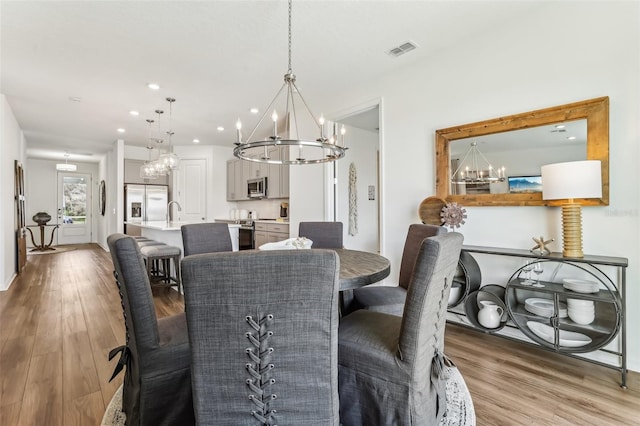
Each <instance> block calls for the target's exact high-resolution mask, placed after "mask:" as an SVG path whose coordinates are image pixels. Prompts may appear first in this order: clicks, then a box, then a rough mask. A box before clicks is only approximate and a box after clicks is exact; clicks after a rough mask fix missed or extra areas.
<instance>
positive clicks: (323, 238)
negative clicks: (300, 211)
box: [298, 222, 344, 249]
mask: <svg viewBox="0 0 640 426" xmlns="http://www.w3.org/2000/svg"><path fill="white" fill-rule="evenodd" d="M298 236H299V237H306V238H308V239H310V240H311V241H313V245H312V246H311V248H314V249H323V248H343V247H344V245H343V243H342V222H300V225H299V226H298Z"/></svg>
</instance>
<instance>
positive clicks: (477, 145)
mask: <svg viewBox="0 0 640 426" xmlns="http://www.w3.org/2000/svg"><path fill="white" fill-rule="evenodd" d="M582 160H598V161H600V163H601V171H602V176H601V177H602V197H600V198H581V199H577V201H576V202H578V203H579V204H581V205H583V206H585V205H592V206H594V205H608V204H609V98H608V97H606V96H605V97H601V98H595V99H589V100H586V101H580V102H574V103H571V104H565V105H559V106H554V107H550V108H545V109H539V110H535V111H529V112H524V113H520V114H514V115H509V116H504V117H499V118H494V119H490V120H485V121H479V122H475V123H469V124H461V125H458V126H453V127H448V128H446V129H439V130H436V195H437V196H438V197H439V198H442V199H445V200H446V201H447V202H456V203H460V204H462V205H466V206H543V205H560V204H561V202H560V201H557V200H556V201H553V200H551V201H550V200H543V199H542V193H541V192H540V191H541V183H542V180H541V178H540V173H541V172H540V167H541V166H542V165H544V164H553V163H559V162H566V161H582Z"/></svg>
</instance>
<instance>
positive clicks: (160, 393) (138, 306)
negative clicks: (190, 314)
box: [107, 234, 195, 425]
mask: <svg viewBox="0 0 640 426" xmlns="http://www.w3.org/2000/svg"><path fill="white" fill-rule="evenodd" d="M107 243H108V245H109V250H110V252H111V258H112V260H113V266H114V268H115V272H114V275H115V276H116V280H117V283H118V288H119V290H120V297H121V299H122V307H123V310H124V322H125V327H126V343H125V345H123V346H121V347H119V348H116V349H114V350H113V351H111V353H110V354H109V357H110V359H111V357H113V356H115V355H117V353H118V352H121V355H120V360H119V361H118V366H117V367H116V371H115V372H114V376H115V375H116V374H117V373H118V372H119V370H120V369H122V368H123V367H125V368H126V370H125V377H124V384H123V389H122V411H124V412H125V414H126V417H127V425H178V424H179V425H193V424H195V418H194V415H193V399H192V396H191V395H192V394H191V369H190V357H189V339H188V333H187V321H186V316H185V314H184V313H180V314H177V315H174V316H170V317H166V318H160V319H157V317H156V312H155V307H154V304H153V295H152V294H151V286H150V284H149V277H148V275H147V269H146V267H145V265H144V261H143V259H142V255H141V253H140V249H139V248H138V244H137V243H136V241H135V239H134V238H132V237H130V236H127V235H123V234H113V235H110V236H109V237H108V238H107Z"/></svg>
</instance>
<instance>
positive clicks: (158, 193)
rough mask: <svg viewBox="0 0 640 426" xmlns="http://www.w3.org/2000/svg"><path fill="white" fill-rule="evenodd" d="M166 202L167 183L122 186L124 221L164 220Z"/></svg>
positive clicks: (165, 216) (167, 200)
mask: <svg viewBox="0 0 640 426" xmlns="http://www.w3.org/2000/svg"><path fill="white" fill-rule="evenodd" d="M168 202H169V187H168V186H167V185H138V184H132V183H128V184H126V185H125V186H124V205H125V221H126V222H142V221H154V220H166V218H167V203H168ZM125 232H126V226H125Z"/></svg>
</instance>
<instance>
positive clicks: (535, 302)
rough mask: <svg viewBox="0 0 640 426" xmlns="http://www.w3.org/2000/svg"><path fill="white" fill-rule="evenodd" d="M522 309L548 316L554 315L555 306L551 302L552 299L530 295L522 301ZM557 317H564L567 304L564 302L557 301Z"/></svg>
mask: <svg viewBox="0 0 640 426" xmlns="http://www.w3.org/2000/svg"><path fill="white" fill-rule="evenodd" d="M524 309H526V310H527V311H528V312H531V313H532V314H535V315H538V316H541V317H545V318H549V317H551V316H553V315H554V312H555V307H554V304H553V300H551V299H540V298H537V297H530V298H528V299H527V300H525V301H524ZM559 310H560V312H558V317H560V318H566V317H567V315H568V313H567V305H566V304H565V303H559Z"/></svg>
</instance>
